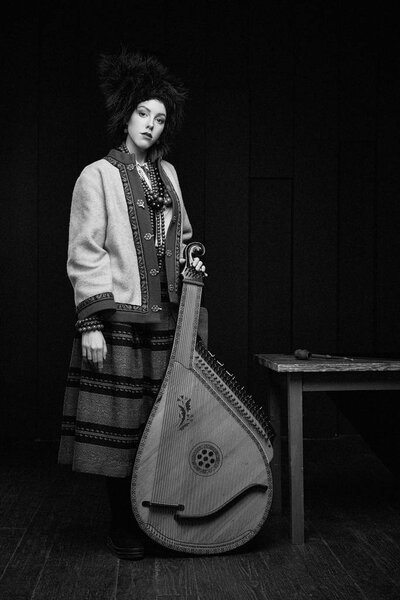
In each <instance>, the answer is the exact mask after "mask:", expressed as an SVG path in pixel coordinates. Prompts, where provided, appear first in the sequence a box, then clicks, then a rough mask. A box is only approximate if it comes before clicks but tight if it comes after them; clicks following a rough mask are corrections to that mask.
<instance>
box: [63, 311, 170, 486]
mask: <svg viewBox="0 0 400 600" xmlns="http://www.w3.org/2000/svg"><path fill="white" fill-rule="evenodd" d="M175 321H176V315H175V314H173V313H169V314H168V315H166V318H165V319H164V321H163V322H161V323H151V324H137V323H113V322H107V323H105V328H104V330H103V334H104V337H105V340H106V344H107V358H106V360H105V362H104V366H103V370H102V371H101V372H98V371H95V370H93V369H91V367H90V365H89V363H88V362H87V361H86V359H82V352H81V336H80V335H77V336H76V338H75V339H74V343H73V348H72V356H71V363H70V368H69V372H68V379H67V387H66V392H65V398H64V409H63V419H62V431H61V442H60V448H59V456H58V460H59V463H61V464H69V465H72V468H73V470H75V471H81V472H86V473H95V474H98V475H108V476H111V477H128V476H130V475H131V473H132V467H133V462H134V459H135V455H136V450H137V447H138V445H139V441H140V437H141V434H142V432H143V429H144V426H145V424H146V421H147V419H148V417H149V414H150V411H151V409H152V407H153V404H154V402H155V399H156V397H157V394H158V390H159V388H160V386H161V383H162V380H163V378H164V374H165V371H166V369H167V366H168V360H169V356H170V353H171V350H172V344H173V340H174V333H175Z"/></svg>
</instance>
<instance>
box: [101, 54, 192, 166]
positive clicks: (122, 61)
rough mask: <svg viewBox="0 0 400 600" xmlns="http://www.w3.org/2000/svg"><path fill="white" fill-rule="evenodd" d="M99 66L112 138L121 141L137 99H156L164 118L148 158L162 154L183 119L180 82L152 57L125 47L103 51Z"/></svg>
mask: <svg viewBox="0 0 400 600" xmlns="http://www.w3.org/2000/svg"><path fill="white" fill-rule="evenodd" d="M98 68H99V78H100V88H101V90H102V92H103V94H104V96H105V100H106V107H107V109H108V111H109V113H110V118H109V124H108V129H109V132H110V133H111V135H112V138H113V141H114V142H116V143H121V141H122V140H123V137H124V129H125V127H126V124H127V123H128V121H129V119H130V117H131V115H132V113H133V111H134V110H135V108H136V107H137V105H138V104H140V102H143V101H145V100H152V99H156V100H159V101H160V102H163V103H164V105H165V108H166V109H167V119H166V122H165V128H164V131H163V132H162V134H161V136H160V138H159V140H158V141H157V143H156V144H155V147H154V148H152V151H151V154H152V156H151V158H152V159H153V160H154V159H155V158H157V157H159V156H164V155H165V154H166V153H167V152H168V150H169V147H170V145H171V142H172V140H173V138H174V135H175V133H176V132H177V131H178V129H179V127H180V125H181V124H182V121H183V107H184V103H185V100H186V98H187V91H186V89H185V88H184V87H183V85H182V83H181V82H180V81H179V80H178V79H176V78H175V77H173V76H172V75H171V74H170V73H169V71H168V69H167V68H166V67H164V66H163V65H162V64H161V63H160V62H159V61H158V59H157V58H155V57H154V56H150V55H143V54H140V53H135V52H129V51H128V50H127V49H126V48H124V49H123V50H122V51H121V53H120V54H115V55H105V54H103V55H102V56H101V57H100V61H99V66H98Z"/></svg>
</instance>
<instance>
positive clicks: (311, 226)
mask: <svg viewBox="0 0 400 600" xmlns="http://www.w3.org/2000/svg"><path fill="white" fill-rule="evenodd" d="M263 6H264V8H263V9H262V10H260V8H258V7H257V8H256V6H255V3H251V2H249V3H245V4H243V3H241V4H240V6H239V5H238V6H237V7H236V3H234V2H227V1H222V2H221V1H220V2H213V1H208V2H206V1H203V2H202V1H200V2H195V3H190V2H187V3H177V2H176V1H171V0H166V1H164V2H161V1H154V2H152V3H151V4H146V5H144V4H143V3H142V2H137V1H132V2H129V3H126V2H120V1H116V2H113V3H109V2H108V3H105V2H104V3H99V2H91V3H84V2H81V3H78V2H65V1H59V2H41V3H37V5H36V6H35V5H32V4H30V5H28V4H27V5H26V6H23V5H21V4H17V3H15V5H13V6H11V10H10V12H9V15H8V17H7V19H4V20H3V29H4V31H3V34H2V40H1V43H2V59H3V60H2V65H3V81H2V83H3V92H2V96H1V103H2V110H1V119H2V142H3V144H2V161H1V169H2V173H1V179H0V180H1V190H2V192H1V199H2V220H1V223H2V224H1V246H2V262H1V265H2V338H1V339H2V354H3V358H2V361H1V390H2V400H1V434H2V436H3V437H5V438H8V439H24V438H39V439H54V438H56V437H57V435H58V427H59V420H60V414H61V406H62V396H63V388H64V382H65V377H66V372H67V365H68V360H69V353H70V346H71V339H72V335H73V325H74V309H73V296H72V289H71V287H70V284H69V282H68V280H67V278H66V273H65V263H66V247H67V232H68V216H69V206H70V198H71V192H72V187H73V184H74V181H75V179H76V177H77V176H78V174H79V172H80V170H81V169H82V168H83V167H84V166H85V164H87V163H89V162H92V161H93V160H96V159H97V158H99V157H101V156H103V155H104V154H105V152H106V151H107V150H108V142H107V137H106V133H105V119H106V115H105V110H104V107H103V101H102V98H101V95H100V92H99V90H98V88H97V80H96V61H97V57H98V55H99V54H100V53H101V52H108V51H118V49H119V47H120V45H121V44H123V43H129V44H130V45H131V47H132V48H134V49H138V50H144V51H150V52H153V53H155V54H157V55H158V56H159V57H160V58H161V59H162V60H163V61H164V62H165V63H166V64H168V65H169V66H170V67H171V69H172V70H173V71H174V72H176V73H177V74H179V75H180V76H181V77H182V78H183V80H184V81H185V83H186V85H187V86H188V87H189V89H190V101H189V104H188V108H187V115H186V121H185V126H184V129H183V131H182V134H181V135H180V137H179V140H178V143H177V146H176V148H175V149H174V151H173V153H172V155H171V157H170V160H171V161H172V162H173V163H174V164H175V166H176V167H177V169H178V173H179V175H180V180H181V185H182V188H183V192H184V197H185V201H186V204H187V208H188V211H189V214H190V217H191V220H192V222H193V225H194V228H195V232H196V238H197V239H199V240H201V241H203V242H204V243H205V244H206V247H207V265H208V271H209V278H208V281H207V287H206V291H205V298H206V304H207V306H208V308H209V312H210V333H209V337H210V348H212V349H213V350H214V351H215V352H216V353H217V356H218V357H219V358H220V360H223V361H224V362H225V364H226V366H227V367H228V369H229V370H230V371H233V372H235V373H236V374H237V376H238V378H239V379H240V380H241V381H242V382H243V383H246V384H247V385H248V386H249V388H251V390H253V392H254V394H255V396H256V397H257V398H258V399H259V400H260V401H262V396H261V389H262V376H261V374H260V373H259V372H258V370H257V368H255V367H254V366H253V363H252V355H253V354H254V353H255V352H288V353H290V352H292V351H293V350H294V349H295V348H297V347H306V348H309V349H310V350H312V351H314V352H323V353H335V352H338V353H354V354H358V355H362V354H364V355H366V354H374V355H379V356H396V355H397V353H398V339H399V324H400V319H399V310H398V298H399V293H400V270H399V268H398V257H399V254H400V241H399V235H398V224H399V217H400V209H399V206H400V203H399V201H398V197H399V192H400V164H399V163H400V158H399V157H400V152H399V149H400V134H399V131H400V93H399V92H400V85H399V75H400V73H399V70H400V69H399V60H398V48H397V31H396V27H395V22H396V20H395V18H394V13H393V14H391V11H390V10H389V9H387V8H382V9H380V12H379V13H378V14H377V12H376V10H375V9H374V7H371V8H368V4H367V3H364V4H363V5H360V4H357V6H355V5H354V7H353V5H352V3H344V2H327V3H323V2H319V1H316V0H315V1H311V0H310V1H304V2H288V1H285V0H281V1H280V2H264V4H263ZM338 406H339V404H338V403H337V402H336V399H335V398H334V397H333V396H332V395H331V396H328V395H321V396H319V397H316V398H307V401H306V414H305V431H306V435H309V436H314V437H320V436H333V435H335V434H338V433H342V432H346V431H350V430H351V429H350V425H349V423H348V421H347V420H346V419H345V418H343V416H342V412H343V410H339V409H338ZM341 408H342V409H343V404H342V406H341ZM344 412H346V411H344ZM353 416H354V415H353ZM365 418H367V417H365ZM384 427H385V423H384V422H383V423H382V428H384Z"/></svg>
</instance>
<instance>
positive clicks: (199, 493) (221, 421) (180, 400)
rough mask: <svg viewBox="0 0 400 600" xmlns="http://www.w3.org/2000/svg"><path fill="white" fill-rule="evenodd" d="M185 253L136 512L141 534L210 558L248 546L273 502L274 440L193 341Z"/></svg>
mask: <svg viewBox="0 0 400 600" xmlns="http://www.w3.org/2000/svg"><path fill="white" fill-rule="evenodd" d="M198 249H200V250H204V248H203V247H202V245H200V244H190V245H189V247H188V248H187V257H186V268H185V270H184V282H183V289H182V296H181V303H180V309H179V315H178V321H177V327H176V333H175V340H174V345H173V349H172V352H171V358H170V361H169V365H168V369H167V372H166V375H165V378H164V381H163V384H162V386H161V389H160V392H159V395H158V397H157V400H156V402H155V405H154V407H153V410H152V412H151V414H150V417H149V420H148V422H147V425H146V428H145V430H144V433H143V436H142V439H141V443H140V446H139V449H138V452H137V456H136V461H135V465H134V470H133V476H132V488H131V489H132V507H133V510H134V513H135V516H136V519H137V521H138V523H139V525H140V527H141V528H142V529H143V530H144V531H145V533H146V534H147V535H148V536H149V537H150V538H152V539H154V540H155V541H156V542H158V543H160V544H162V545H164V546H167V547H169V548H172V549H174V550H179V551H184V552H189V553H195V554H196V553H203V554H212V553H220V552H225V551H228V550H232V549H233V548H237V547H238V546H240V545H242V544H244V543H245V542H247V541H248V540H250V539H251V538H252V537H253V536H254V535H255V534H256V533H257V532H258V531H259V529H260V528H261V526H262V524H263V523H264V521H265V519H266V518H267V515H268V512H269V509H270V506H271V502H272V476H271V470H270V466H269V463H270V461H271V459H272V456H273V450H272V442H271V439H272V430H271V428H270V425H269V423H268V421H267V419H266V418H265V417H263V416H262V414H261V409H258V408H256V407H255V405H254V403H253V404H252V401H251V398H250V397H249V396H248V395H247V394H246V392H245V390H244V389H243V388H239V386H238V384H237V382H236V380H235V378H234V377H233V376H232V375H231V374H230V373H228V372H227V371H225V369H223V366H222V365H221V363H219V362H218V361H217V360H216V359H215V357H214V356H213V355H212V354H210V353H209V352H208V351H207V350H206V349H205V348H204V346H203V345H202V343H201V342H200V340H196V338H197V325H198V318H199V311H200V301H201V292H202V285H203V281H202V275H201V274H200V273H198V272H196V271H195V270H194V269H193V268H192V267H191V266H190V262H191V257H192V254H193V252H195V251H196V250H198Z"/></svg>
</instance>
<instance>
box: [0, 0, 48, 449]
mask: <svg viewBox="0 0 400 600" xmlns="http://www.w3.org/2000/svg"><path fill="white" fill-rule="evenodd" d="M3 24H4V27H5V30H4V32H3V34H2V35H1V36H0V38H1V50H2V56H3V57H4V63H3V69H2V73H3V74H2V81H3V83H2V85H3V86H4V89H5V90H7V91H6V93H4V94H2V97H1V111H0V112H1V131H2V145H1V158H2V164H3V165H4V168H5V172H4V173H3V175H2V177H1V178H0V180H1V183H0V186H1V187H0V189H1V198H2V201H1V203H2V218H1V220H0V235H1V264H2V273H3V286H2V294H1V300H2V314H3V317H4V319H3V324H2V343H1V365H2V366H1V385H2V398H3V400H2V418H1V419H0V436H1V438H2V439H23V438H25V437H27V436H29V435H32V434H34V432H35V431H36V423H35V422H34V421H33V420H31V418H29V417H28V418H27V419H21V414H26V415H31V416H32V407H34V406H35V404H36V392H37V390H36V388H37V372H38V364H37V358H38V356H37V336H38V329H37V319H36V315H37V310H38V304H37V292H38V286H37V277H36V274H37V242H38V230H37V212H36V211H37V198H38V186H37V184H38V180H37V177H38V156H37V144H38V124H37V113H38V109H39V89H38V88H39V81H38V73H37V63H38V59H39V19H38V14H37V8H36V6H34V5H31V6H28V7H25V6H24V5H22V4H20V5H17V4H16V5H13V6H10V7H9V12H8V14H7V17H6V18H5V19H4V20H3ZM10 49H12V51H11V53H10ZM33 315H35V316H33Z"/></svg>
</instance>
